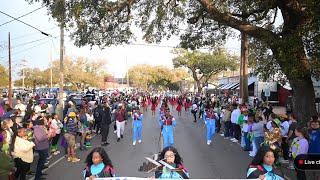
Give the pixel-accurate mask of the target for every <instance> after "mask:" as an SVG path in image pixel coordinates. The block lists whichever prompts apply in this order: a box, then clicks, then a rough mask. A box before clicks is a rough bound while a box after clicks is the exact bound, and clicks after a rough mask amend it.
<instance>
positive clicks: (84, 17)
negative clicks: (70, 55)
mask: <svg viewBox="0 0 320 180" xmlns="http://www.w3.org/2000/svg"><path fill="white" fill-rule="evenodd" d="M26 1H28V2H30V3H34V2H41V3H42V4H44V5H45V6H47V7H48V10H49V13H50V14H51V15H52V16H53V17H54V18H56V19H57V20H58V21H59V22H65V26H66V28H68V30H69V31H71V34H72V38H73V39H74V41H75V44H76V45H77V46H85V45H90V46H94V45H97V46H99V47H101V48H103V47H105V46H110V45H117V44H123V43H129V42H130V41H131V40H133V39H134V38H135V36H134V34H133V30H132V28H131V27H132V26H133V25H136V26H138V27H140V28H141V30H142V31H143V33H144V36H143V37H144V39H145V40H146V41H147V42H160V41H161V40H162V39H163V38H169V37H170V36H171V35H180V37H181V44H180V45H181V47H182V48H187V49H192V50H195V49H198V48H200V47H218V46H220V45H222V44H223V43H224V41H225V39H226V38H227V37H228V36H234V34H233V32H234V31H230V29H231V28H234V29H237V30H239V31H242V32H245V33H247V34H248V35H249V36H251V37H253V38H254V39H255V42H258V43H262V44H263V46H264V49H265V50H266V51H265V52H264V53H266V54H268V56H269V57H268V60H267V61H268V63H267V64H268V66H264V68H257V69H258V70H259V72H261V73H262V74H263V76H264V75H267V74H269V76H272V75H274V74H275V73H277V72H279V70H280V69H281V71H282V72H283V73H284V74H286V75H287V76H294V77H292V78H291V79H294V78H299V77H302V76H305V75H308V74H309V73H310V72H311V73H312V74H313V75H316V76H318V75H319V74H320V73H319V72H320V68H319V67H320V63H319V57H320V8H319V3H320V1H319V0H308V1H306V0H302V1H296V0H288V1H278V0H267V1H265V0H242V1H239V0H212V1H207V0H140V1H137V0H126V1H122V0H118V1H114V0H94V1H85V0H80V1H79V0H65V6H63V3H62V2H63V1H62V0H58V1H49V0H26ZM280 12H281V15H282V16H281V15H280V14H279V13H280ZM63 17H65V18H64V19H65V21H62V19H63ZM276 17H279V18H280V19H281V18H282V20H283V23H282V24H280V25H278V24H275V22H276V21H275V20H276ZM279 22H281V21H279ZM254 45H255V44H254ZM256 50H257V51H258V52H257V53H254V54H257V55H258V54H260V55H261V50H259V49H256ZM304 50H305V51H304ZM259 51H260V52H259ZM299 51H300V52H299ZM270 52H272V53H270ZM298 53H302V54H301V55H295V54H298ZM303 56H304V57H303ZM252 58H254V59H255V60H256V61H258V62H257V64H258V65H260V64H261V63H262V64H266V63H265V60H266V58H265V57H264V58H261V56H256V57H253V55H252ZM304 58H307V60H308V62H307V63H308V65H307V66H306V68H304V69H301V68H300V67H301V63H304V62H301V59H304ZM271 62H273V64H272V65H271V64H270V63H271ZM273 67H277V68H276V70H277V71H275V70H274V69H272V68H273Z"/></svg>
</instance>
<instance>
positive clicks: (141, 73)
mask: <svg viewBox="0 0 320 180" xmlns="http://www.w3.org/2000/svg"><path fill="white" fill-rule="evenodd" d="M128 74H129V77H130V82H131V83H130V84H133V85H134V86H135V87H139V88H143V89H145V90H147V89H150V88H162V89H170V90H179V83H180V82H181V80H182V79H187V78H188V77H189V75H188V72H187V71H186V70H184V69H173V70H172V69H170V68H168V67H165V66H152V65H148V64H139V65H136V66H133V67H131V68H130V69H129V71H128Z"/></svg>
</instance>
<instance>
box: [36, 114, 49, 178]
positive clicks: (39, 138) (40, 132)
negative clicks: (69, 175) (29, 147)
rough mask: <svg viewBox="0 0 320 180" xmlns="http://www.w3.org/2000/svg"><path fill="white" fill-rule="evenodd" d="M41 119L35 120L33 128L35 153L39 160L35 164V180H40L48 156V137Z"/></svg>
mask: <svg viewBox="0 0 320 180" xmlns="http://www.w3.org/2000/svg"><path fill="white" fill-rule="evenodd" d="M44 121H45V120H44V118H43V117H39V118H38V119H37V122H36V125H35V126H33V133H34V134H33V136H34V140H35V144H36V147H35V149H36V151H37V152H38V154H39V160H38V163H37V170H36V175H35V180H40V178H41V176H42V175H43V174H42V170H43V168H44V164H45V163H46V161H47V158H48V156H49V155H48V154H49V136H48V132H47V129H46V127H45V126H44V125H45V122H44Z"/></svg>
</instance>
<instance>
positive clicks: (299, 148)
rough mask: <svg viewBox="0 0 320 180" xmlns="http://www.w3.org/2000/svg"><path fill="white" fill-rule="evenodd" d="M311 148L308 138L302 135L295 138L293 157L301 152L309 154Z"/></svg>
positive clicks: (292, 149) (292, 145)
mask: <svg viewBox="0 0 320 180" xmlns="http://www.w3.org/2000/svg"><path fill="white" fill-rule="evenodd" d="M308 148H309V143H308V140H306V139H305V138H302V137H296V138H294V140H293V142H292V144H291V152H292V157H293V158H296V157H297V156H298V155H299V154H307V153H308Z"/></svg>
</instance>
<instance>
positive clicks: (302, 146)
mask: <svg viewBox="0 0 320 180" xmlns="http://www.w3.org/2000/svg"><path fill="white" fill-rule="evenodd" d="M294 133H295V135H296V136H297V137H296V138H294V140H293V142H292V144H291V149H290V150H291V155H292V158H293V160H294V159H295V158H296V157H297V156H298V155H300V154H307V153H308V148H309V144H308V138H309V135H308V131H307V128H302V127H297V128H296V130H295V132H294ZM318 143H319V142H318ZM296 172H297V179H298V180H306V175H305V172H304V171H302V170H299V169H296Z"/></svg>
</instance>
